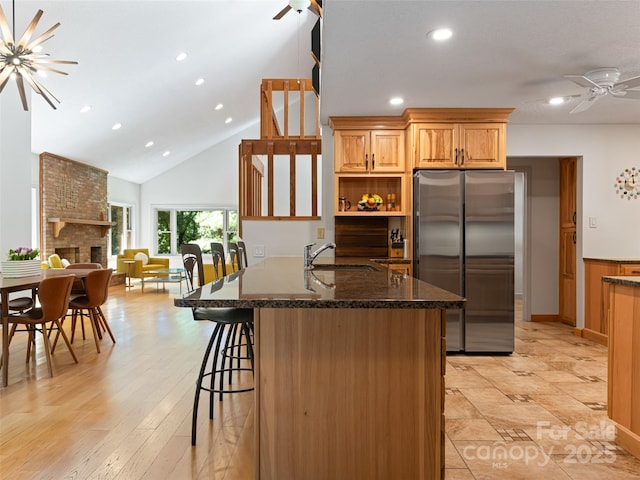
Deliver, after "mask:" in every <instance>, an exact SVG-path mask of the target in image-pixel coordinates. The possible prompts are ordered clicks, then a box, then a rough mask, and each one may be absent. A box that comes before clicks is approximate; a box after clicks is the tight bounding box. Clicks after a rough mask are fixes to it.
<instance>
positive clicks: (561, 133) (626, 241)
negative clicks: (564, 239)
mask: <svg viewBox="0 0 640 480" xmlns="http://www.w3.org/2000/svg"><path fill="white" fill-rule="evenodd" d="M638 151H640V125H511V124H510V125H508V126H507V156H509V157H535V156H544V157H562V156H576V157H578V158H581V161H579V162H578V192H577V194H578V197H577V211H578V219H577V220H578V221H577V224H578V225H577V232H578V242H577V258H578V262H577V266H576V267H577V268H576V269H577V275H576V277H577V278H576V282H577V308H576V314H577V327H578V328H582V327H583V326H584V273H583V270H584V269H583V262H582V259H583V258H592V257H605V258H611V257H615V258H640V242H639V241H638V238H640V221H638V220H637V219H638V218H640V200H622V199H620V198H619V197H618V196H617V195H616V194H615V190H614V183H615V179H616V177H617V175H619V174H620V172H621V171H622V170H624V169H625V168H629V167H633V166H635V167H636V168H640V157H638ZM589 217H595V218H596V220H597V225H598V226H597V228H589V227H588V225H589ZM533 228H536V225H535V224H533ZM543 261H546V260H545V259H544V258H532V263H535V262H543ZM531 288H532V290H533V292H536V289H540V288H542V285H541V284H540V283H539V282H538V283H534V284H532V286H531ZM556 296H557V293H556ZM532 313H544V312H536V311H535V310H532ZM553 313H557V306H556V310H555V311H554V312H553Z"/></svg>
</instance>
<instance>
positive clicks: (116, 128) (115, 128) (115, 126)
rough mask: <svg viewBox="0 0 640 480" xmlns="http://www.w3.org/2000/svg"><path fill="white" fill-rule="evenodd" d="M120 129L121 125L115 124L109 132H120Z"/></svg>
mask: <svg viewBox="0 0 640 480" xmlns="http://www.w3.org/2000/svg"><path fill="white" fill-rule="evenodd" d="M120 128H122V124H121V123H116V124H114V125H113V127H111V130H120Z"/></svg>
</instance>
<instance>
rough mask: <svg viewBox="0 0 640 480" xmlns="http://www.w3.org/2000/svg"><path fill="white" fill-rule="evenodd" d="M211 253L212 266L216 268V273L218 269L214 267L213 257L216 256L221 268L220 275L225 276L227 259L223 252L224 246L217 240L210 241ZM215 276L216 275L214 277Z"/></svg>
mask: <svg viewBox="0 0 640 480" xmlns="http://www.w3.org/2000/svg"><path fill="white" fill-rule="evenodd" d="M211 255H213V256H214V268H215V269H216V275H217V274H218V269H217V267H215V259H216V258H218V260H219V261H220V263H221V265H220V268H221V270H222V276H223V277H226V276H227V260H226V256H225V254H224V246H223V245H222V244H221V243H218V242H211ZM216 278H217V277H216Z"/></svg>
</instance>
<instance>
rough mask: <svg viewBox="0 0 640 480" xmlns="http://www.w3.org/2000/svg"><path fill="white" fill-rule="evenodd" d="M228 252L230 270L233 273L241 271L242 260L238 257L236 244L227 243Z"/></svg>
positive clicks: (238, 252)
mask: <svg viewBox="0 0 640 480" xmlns="http://www.w3.org/2000/svg"><path fill="white" fill-rule="evenodd" d="M227 248H228V250H229V258H230V260H231V268H232V269H233V271H234V272H237V271H239V270H242V258H241V257H240V251H239V249H238V244H237V243H232V242H229V243H228V244H227Z"/></svg>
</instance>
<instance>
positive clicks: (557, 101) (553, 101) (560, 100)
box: [547, 97, 566, 105]
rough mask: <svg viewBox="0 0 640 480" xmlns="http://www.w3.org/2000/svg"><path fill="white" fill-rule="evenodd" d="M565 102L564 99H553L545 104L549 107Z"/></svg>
mask: <svg viewBox="0 0 640 480" xmlns="http://www.w3.org/2000/svg"><path fill="white" fill-rule="evenodd" d="M565 101H566V99H565V98H564V97H553V98H550V99H549V101H548V102H547V103H548V104H549V105H561V104H563V103H564V102H565Z"/></svg>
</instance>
